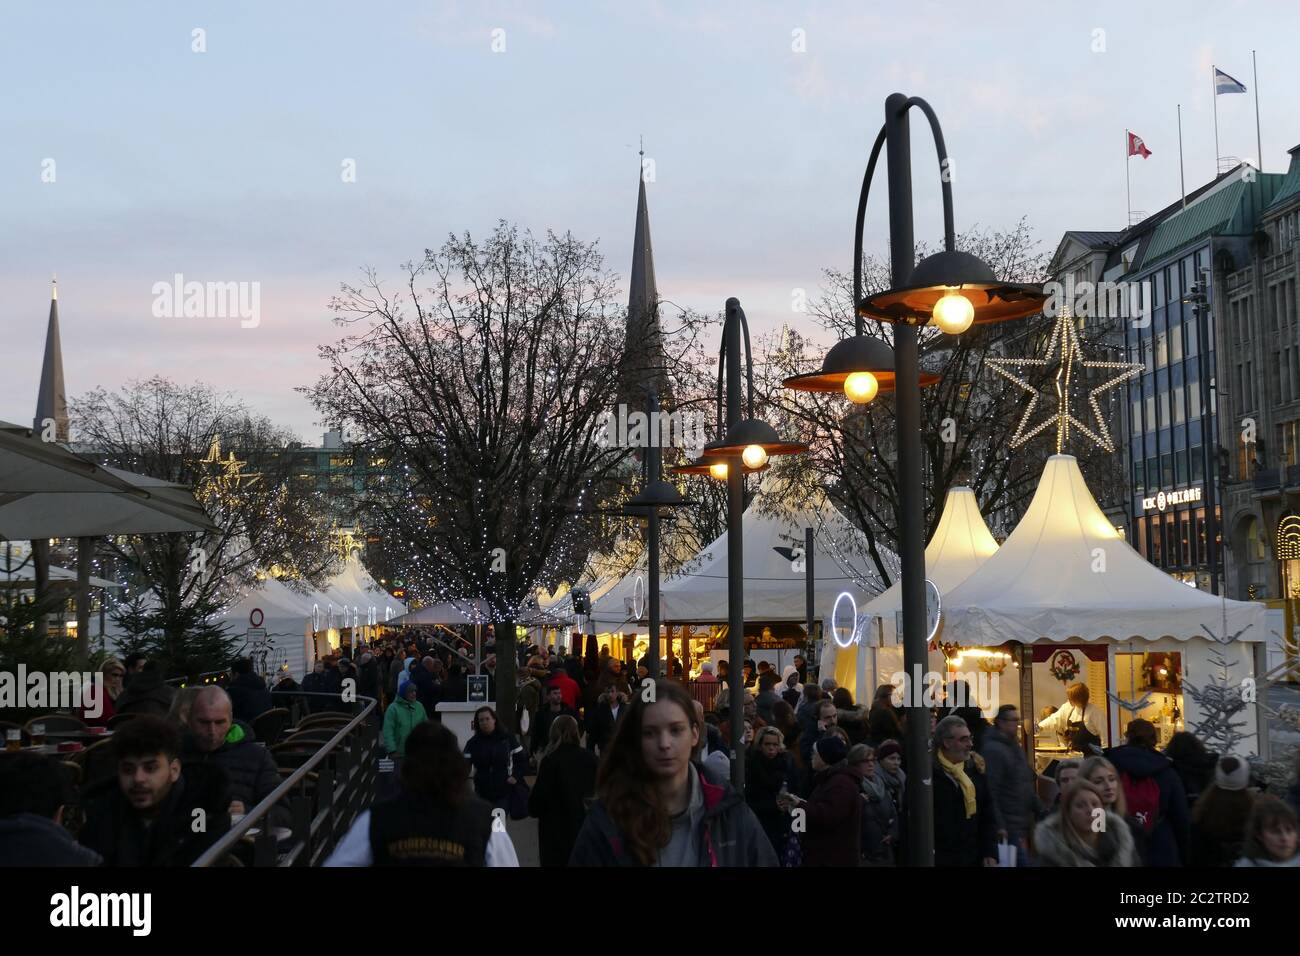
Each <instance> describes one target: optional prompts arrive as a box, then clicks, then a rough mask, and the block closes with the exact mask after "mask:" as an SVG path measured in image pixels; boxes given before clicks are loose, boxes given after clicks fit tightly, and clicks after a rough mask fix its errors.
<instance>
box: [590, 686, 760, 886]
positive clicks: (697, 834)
mask: <svg viewBox="0 0 1300 956" xmlns="http://www.w3.org/2000/svg"><path fill="white" fill-rule="evenodd" d="M646 690H650V691H652V692H650V693H646V692H642V693H639V694H637V695H636V697H635V698H633V700H632V703H631V705H630V706H629V707H628V710H627V713H626V714H625V715H623V718H622V719H621V720H620V721H619V723H618V729H617V730H616V731H615V733H614V737H613V740H612V741H611V742H610V746H609V749H608V750H607V751H606V753H605V755H604V758H603V759H602V761H601V765H600V772H599V774H598V776H597V778H596V794H597V799H596V801H595V803H593V804H592V806H591V809H590V810H589V811H588V813H587V819H586V820H585V821H584V822H583V825H582V831H581V833H579V834H578V842H577V844H576V845H575V846H574V848H573V856H572V857H571V858H570V861H569V865H570V866H776V862H777V861H776V853H775V851H774V850H773V849H772V845H771V843H769V842H768V839H767V837H766V836H765V835H764V833H763V829H762V827H760V826H759V823H758V819H757V818H756V817H755V816H754V813H753V811H752V810H750V808H749V807H748V806H747V805H746V803H745V799H744V797H743V796H742V795H740V794H738V793H736V792H735V791H734V790H732V789H731V787H730V786H727V785H725V784H724V785H721V786H715V785H714V784H711V783H709V782H708V781H707V780H705V779H704V776H703V774H702V773H701V772H700V769H699V768H698V767H697V766H696V765H695V764H694V763H692V762H691V754H692V753H693V752H694V750H695V749H696V747H697V745H698V744H699V741H700V735H701V734H702V733H703V732H704V727H703V724H702V722H701V721H700V718H699V715H698V714H697V713H696V711H695V705H694V702H693V701H692V700H691V698H690V696H689V695H688V694H687V693H686V691H685V690H683V689H682V687H681V686H680V685H679V684H675V683H673V682H671V681H664V680H659V681H655V682H654V683H653V684H652V685H648V687H647V688H646Z"/></svg>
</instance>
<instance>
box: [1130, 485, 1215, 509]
mask: <svg viewBox="0 0 1300 956" xmlns="http://www.w3.org/2000/svg"><path fill="white" fill-rule="evenodd" d="M1200 500H1201V489H1200V488H1199V487H1196V488H1180V489H1179V490H1178V491H1165V490H1164V489H1163V488H1162V489H1161V490H1160V491H1157V492H1156V493H1155V494H1154V495H1152V496H1151V497H1150V498H1143V499H1142V510H1143V511H1164V510H1165V509H1166V508H1169V507H1172V506H1173V505H1185V504H1189V503H1191V502H1194V501H1200Z"/></svg>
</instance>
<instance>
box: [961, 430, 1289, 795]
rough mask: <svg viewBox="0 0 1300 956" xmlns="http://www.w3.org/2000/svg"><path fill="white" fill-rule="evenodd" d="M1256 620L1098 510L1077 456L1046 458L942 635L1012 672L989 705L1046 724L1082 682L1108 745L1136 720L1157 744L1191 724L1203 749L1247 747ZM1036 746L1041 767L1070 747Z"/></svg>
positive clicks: (1258, 642)
mask: <svg viewBox="0 0 1300 956" xmlns="http://www.w3.org/2000/svg"><path fill="white" fill-rule="evenodd" d="M1265 614H1266V609H1265V607H1264V605H1263V604H1258V603H1254V602H1245V601H1229V600H1226V599H1224V598H1220V597H1215V596H1213V595H1210V594H1207V593H1205V592H1203V591H1198V590H1196V589H1194V588H1191V587H1188V586H1187V585H1185V584H1183V583H1181V582H1179V581H1176V580H1175V579H1173V578H1171V577H1170V576H1168V575H1166V574H1165V573H1164V572H1162V571H1161V570H1160V569H1158V568H1156V567H1155V566H1154V565H1151V564H1150V563H1148V562H1147V561H1146V560H1144V559H1143V558H1142V557H1141V556H1140V555H1139V554H1138V553H1137V552H1136V551H1134V550H1133V549H1132V548H1131V547H1130V546H1129V545H1128V543H1127V542H1126V541H1125V540H1124V538H1123V536H1122V535H1121V534H1120V533H1119V531H1118V530H1117V529H1116V528H1115V527H1114V526H1113V525H1111V523H1110V522H1109V520H1107V518H1106V516H1105V515H1104V514H1103V513H1102V511H1101V509H1100V507H1098V505H1097V503H1096V501H1095V500H1094V499H1093V497H1092V494H1091V493H1090V492H1089V490H1088V487H1087V485H1086V484H1085V482H1084V480H1083V475H1082V474H1081V473H1080V471H1079V466H1078V462H1077V461H1076V460H1075V458H1074V457H1073V456H1070V455H1053V456H1052V457H1051V458H1049V459H1048V461H1047V465H1046V467H1045V468H1044V470H1043V475H1042V477H1041V479H1040V481H1039V485H1038V489H1037V490H1036V492H1035V494H1034V498H1033V501H1032V502H1031V503H1030V505H1029V509H1028V510H1027V511H1026V512H1025V515H1024V517H1023V519H1022V520H1021V521H1020V523H1019V525H1017V526H1016V529H1015V530H1014V531H1013V532H1012V533H1011V535H1010V537H1008V538H1007V540H1006V542H1005V544H1003V546H1002V547H1001V548H1000V549H999V550H998V551H997V553H996V554H994V555H992V556H991V557H989V558H988V559H987V560H985V561H984V562H983V563H982V564H981V565H980V566H979V567H978V568H977V569H976V570H975V571H974V572H972V573H971V574H970V575H969V576H968V577H967V578H966V580H964V581H963V582H962V583H961V584H960V585H958V586H957V587H956V588H955V589H953V590H952V592H951V593H949V594H948V595H947V596H946V601H945V604H944V608H943V626H942V632H941V637H940V638H939V642H940V643H941V644H942V645H943V646H944V647H945V648H946V649H948V650H949V651H950V652H955V653H970V652H971V650H981V651H984V652H988V653H1000V654H1005V655H1007V656H1008V658H1009V659H1010V660H1011V661H1012V662H1013V663H1014V665H1015V670H1014V673H1015V674H1016V676H1017V679H1016V680H1015V681H1010V680H1002V681H1000V682H999V686H998V689H997V691H998V692H997V693H996V694H994V695H992V696H993V698H994V699H993V700H991V701H990V702H989V704H987V705H986V706H991V707H996V706H997V705H998V704H999V703H1016V704H1018V705H1019V707H1020V709H1021V712H1022V714H1023V715H1024V716H1025V717H1027V718H1032V719H1033V720H1034V721H1035V722H1036V723H1041V722H1042V721H1043V720H1044V719H1045V718H1046V717H1048V716H1049V715H1051V714H1053V713H1055V712H1056V711H1057V710H1060V709H1061V708H1063V707H1066V706H1071V705H1067V703H1066V698H1067V694H1068V693H1069V692H1070V688H1071V687H1074V686H1075V685H1082V686H1083V687H1084V688H1085V689H1086V694H1085V695H1084V696H1086V698H1087V701H1088V703H1087V706H1088V707H1095V708H1098V709H1099V710H1100V712H1101V715H1102V718H1103V719H1102V720H1101V722H1100V725H1101V728H1102V733H1101V734H1100V736H1101V737H1102V744H1103V745H1111V744H1114V743H1116V742H1119V741H1121V740H1122V738H1123V732H1124V729H1125V727H1127V725H1128V723H1129V722H1130V721H1131V720H1133V719H1135V718H1136V717H1143V718H1146V719H1148V720H1151V721H1152V723H1154V724H1156V727H1157V730H1158V732H1159V733H1160V734H1161V736H1162V738H1163V739H1166V740H1167V739H1168V737H1169V736H1170V735H1172V734H1173V733H1174V732H1175V731H1177V730H1181V729H1187V730H1190V731H1192V732H1194V733H1196V734H1197V736H1199V737H1201V739H1202V740H1204V741H1205V742H1206V743H1207V745H1209V746H1210V748H1211V749H1212V750H1218V751H1219V752H1224V753H1228V752H1232V753H1237V754H1246V753H1249V752H1252V751H1254V750H1257V749H1258V742H1257V739H1256V733H1257V728H1258V727H1259V726H1260V724H1259V720H1258V715H1257V713H1256V708H1255V706H1254V705H1253V703H1251V702H1250V701H1243V700H1242V694H1241V689H1242V687H1243V683H1242V682H1243V680H1244V679H1246V678H1251V677H1253V676H1254V675H1255V673H1256V653H1255V648H1256V647H1259V646H1262V642H1263V641H1264V640H1265ZM1246 686H1249V685H1246ZM1077 693H1078V692H1076V694H1077ZM981 703H984V702H983V701H981ZM1049 709H1050V710H1049ZM1069 716H1076V714H1071V715H1069ZM1029 726H1030V725H1028V724H1027V726H1026V730H1027V731H1028V729H1029ZM1033 746H1034V750H1035V752H1036V756H1037V763H1038V765H1039V767H1040V769H1041V768H1042V767H1043V766H1045V765H1046V763H1048V762H1050V760H1051V759H1052V758H1055V757H1059V756H1063V755H1066V754H1068V753H1070V752H1072V751H1071V748H1070V747H1069V745H1068V741H1064V740H1062V735H1061V734H1059V733H1057V732H1055V731H1053V732H1050V733H1047V734H1038V735H1036V739H1035V740H1034V742H1033Z"/></svg>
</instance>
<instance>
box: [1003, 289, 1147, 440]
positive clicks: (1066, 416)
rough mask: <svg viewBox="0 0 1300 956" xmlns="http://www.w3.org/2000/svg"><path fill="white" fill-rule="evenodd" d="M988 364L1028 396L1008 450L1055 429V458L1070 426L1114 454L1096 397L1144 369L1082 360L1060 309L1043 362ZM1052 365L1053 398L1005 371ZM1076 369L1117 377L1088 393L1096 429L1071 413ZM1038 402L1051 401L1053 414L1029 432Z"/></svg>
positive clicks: (1073, 331) (1133, 364) (1076, 338)
mask: <svg viewBox="0 0 1300 956" xmlns="http://www.w3.org/2000/svg"><path fill="white" fill-rule="evenodd" d="M988 364H989V365H990V366H991V367H992V369H993V371H995V372H997V373H998V374H999V375H1001V376H1002V377H1003V378H1005V379H1008V380H1009V381H1011V382H1014V383H1015V384H1017V385H1019V386H1020V387H1021V388H1023V389H1024V390H1025V391H1027V392H1028V393H1029V394H1030V396H1031V398H1030V399H1029V406H1028V407H1027V408H1026V409H1025V414H1024V415H1023V416H1022V417H1021V419H1020V424H1019V425H1018V426H1017V427H1016V431H1015V434H1014V435H1012V436H1011V441H1010V446H1011V447H1012V448H1019V447H1020V446H1021V445H1023V444H1024V443H1025V442H1027V441H1029V440H1030V439H1031V438H1033V437H1034V436H1035V435H1037V434H1039V433H1040V432H1043V431H1045V430H1046V429H1048V428H1050V427H1051V426H1052V425H1055V426H1056V451H1057V454H1060V453H1061V452H1062V450H1063V449H1064V448H1065V442H1066V440H1067V439H1068V438H1069V437H1070V427H1071V426H1073V427H1074V428H1075V430H1076V431H1079V432H1082V433H1083V434H1084V435H1086V436H1088V438H1090V439H1091V440H1092V441H1093V442H1095V443H1096V444H1097V445H1099V446H1100V447H1102V448H1103V449H1105V450H1106V451H1108V452H1113V451H1114V450H1115V442H1114V441H1113V440H1112V439H1111V436H1110V428H1109V427H1108V426H1107V425H1106V419H1105V416H1103V415H1102V413H1101V406H1100V405H1099V404H1097V396H1098V395H1100V394H1101V393H1102V392H1105V391H1107V390H1109V389H1111V388H1114V387H1115V386H1116V385H1119V384H1120V383H1121V382H1126V381H1128V380H1129V379H1131V378H1135V377H1137V375H1139V374H1140V373H1141V371H1142V368H1143V366H1142V363H1140V362H1096V361H1089V360H1087V359H1085V358H1084V357H1083V349H1082V348H1081V347H1080V345H1079V333H1078V331H1077V330H1076V329H1075V327H1074V322H1073V321H1072V319H1071V315H1070V310H1069V308H1068V307H1066V308H1062V309H1061V312H1060V314H1059V315H1058V316H1057V318H1056V324H1055V325H1053V326H1052V334H1051V337H1050V338H1049V339H1048V342H1047V356H1046V357H1045V358H1021V359H989V360H988ZM1053 364H1054V365H1056V378H1055V388H1054V392H1055V394H1050V393H1048V392H1045V391H1042V390H1040V389H1037V388H1034V386H1032V385H1030V384H1029V382H1027V381H1026V380H1025V379H1024V378H1023V377H1021V376H1020V375H1016V374H1014V373H1013V372H1011V371H1008V369H1023V368H1026V367H1029V366H1038V367H1049V366H1051V365H1053ZM1076 367H1077V368H1081V369H1085V370H1086V369H1093V368H1096V369H1113V370H1115V371H1117V372H1118V373H1119V374H1117V375H1115V376H1114V377H1113V378H1110V379H1107V380H1106V381H1104V382H1102V383H1101V384H1100V385H1098V386H1097V387H1096V388H1094V389H1092V390H1091V391H1089V392H1088V404H1089V406H1091V408H1092V415H1093V421H1094V422H1095V424H1096V427H1095V429H1094V428H1089V427H1088V426H1087V425H1085V424H1084V423H1083V422H1081V421H1080V420H1079V419H1078V418H1077V417H1075V415H1074V414H1073V412H1072V411H1071V410H1070V393H1071V388H1072V387H1073V384H1074V382H1073V379H1074V373H1075V369H1076ZM1040 398H1041V399H1045V400H1046V401H1048V402H1053V401H1054V402H1055V403H1056V413H1055V414H1054V415H1051V416H1049V417H1047V418H1045V419H1044V420H1043V421H1041V422H1039V423H1038V424H1037V425H1034V426H1033V427H1032V428H1031V427H1030V425H1029V422H1030V419H1031V418H1032V417H1033V414H1034V409H1035V408H1037V407H1038V400H1039V399H1040Z"/></svg>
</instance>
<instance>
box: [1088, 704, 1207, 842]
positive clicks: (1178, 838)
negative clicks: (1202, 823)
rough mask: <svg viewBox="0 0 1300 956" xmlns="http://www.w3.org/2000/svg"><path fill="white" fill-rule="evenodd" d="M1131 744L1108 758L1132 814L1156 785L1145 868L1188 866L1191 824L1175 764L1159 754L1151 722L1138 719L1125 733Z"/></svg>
mask: <svg viewBox="0 0 1300 956" xmlns="http://www.w3.org/2000/svg"><path fill="white" fill-rule="evenodd" d="M1125 735H1126V736H1127V738H1128V743H1127V744H1126V745H1125V746H1122V747H1112V748H1111V749H1110V750H1107V751H1106V752H1105V756H1106V758H1107V759H1108V760H1109V761H1110V762H1111V763H1113V764H1114V765H1115V769H1116V770H1118V771H1119V774H1120V782H1121V783H1122V784H1123V786H1124V797H1125V802H1126V803H1127V804H1128V809H1129V813H1130V814H1136V813H1138V812H1140V811H1141V803H1142V801H1141V800H1139V799H1136V798H1135V795H1136V794H1138V793H1140V792H1141V791H1144V790H1149V789H1150V784H1149V783H1148V781H1150V782H1153V783H1154V785H1155V787H1156V789H1157V790H1158V792H1159V796H1158V802H1159V805H1158V809H1157V810H1156V819H1155V823H1154V824H1153V825H1149V824H1145V823H1144V826H1143V829H1144V830H1145V831H1146V837H1147V839H1146V852H1145V853H1144V855H1143V857H1144V858H1143V860H1142V863H1143V865H1144V866H1185V865H1186V861H1187V841H1188V836H1189V829H1190V820H1189V817H1188V812H1187V795H1186V793H1185V792H1184V791H1183V782H1182V781H1181V780H1180V779H1179V778H1178V773H1177V772H1176V771H1175V770H1174V765H1173V761H1171V760H1170V759H1169V758H1168V757H1166V756H1164V755H1163V754H1161V753H1158V752H1157V751H1156V728H1155V725H1154V724H1152V723H1151V721H1149V720H1143V719H1142V718H1140V717H1139V718H1138V719H1137V720H1134V721H1131V722H1130V723H1129V725H1128V728H1127V729H1126V730H1125Z"/></svg>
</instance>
